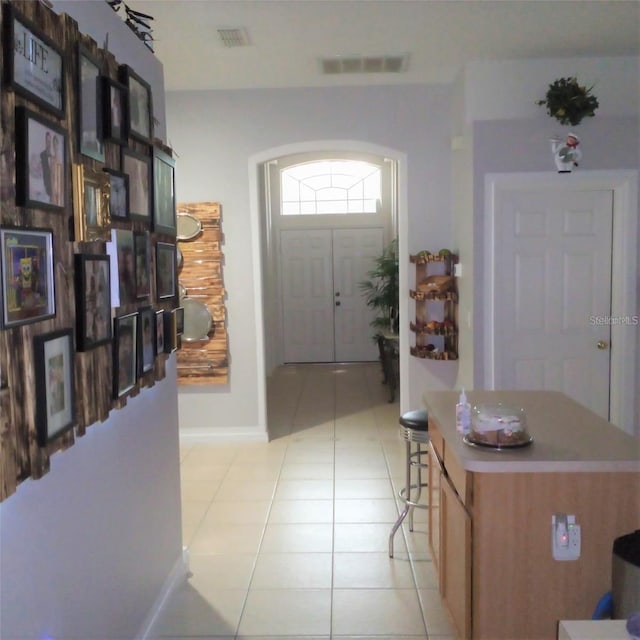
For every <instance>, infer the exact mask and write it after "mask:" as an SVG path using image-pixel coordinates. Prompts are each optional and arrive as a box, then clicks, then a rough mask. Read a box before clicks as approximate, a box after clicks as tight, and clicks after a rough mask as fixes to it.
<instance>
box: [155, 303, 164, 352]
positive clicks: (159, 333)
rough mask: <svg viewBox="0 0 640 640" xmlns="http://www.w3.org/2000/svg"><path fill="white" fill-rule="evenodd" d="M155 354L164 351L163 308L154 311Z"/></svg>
mask: <svg viewBox="0 0 640 640" xmlns="http://www.w3.org/2000/svg"><path fill="white" fill-rule="evenodd" d="M155 335H156V355H159V354H161V353H164V309H158V310H157V311H156V334H155Z"/></svg>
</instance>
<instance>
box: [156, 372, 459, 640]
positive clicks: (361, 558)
mask: <svg viewBox="0 0 640 640" xmlns="http://www.w3.org/2000/svg"><path fill="white" fill-rule="evenodd" d="M268 404H269V428H270V436H271V442H269V443H268V444H267V443H228V444H216V445H212V444H192V445H188V446H184V447H181V456H182V461H181V475H182V499H183V503H182V509H183V514H182V517H183V539H184V544H185V546H187V547H188V549H189V554H190V568H191V572H192V575H191V577H190V578H189V579H188V580H187V581H186V582H185V584H184V585H182V586H181V587H180V588H178V589H177V590H176V591H175V592H174V594H173V595H172V597H171V599H170V600H169V602H168V603H167V604H166V605H165V607H164V608H163V611H162V612H161V614H160V617H159V620H158V622H157V624H156V625H155V627H154V630H153V634H152V635H153V637H154V638H157V639H158V640H168V639H171V640H175V639H186V638H198V639H207V638H217V639H221V638H225V639H227V640H231V639H237V640H261V639H266V638H269V639H270V640H274V638H282V639H283V640H284V639H286V640H301V639H304V640H329V639H331V638H335V639H341V640H349V639H355V638H358V639H359V640H372V639H374V638H375V639H377V640H380V639H381V638H389V639H393V640H418V639H423V638H425V637H429V638H431V639H432V640H436V639H437V640H445V639H446V640H450V639H451V638H453V630H452V627H451V625H450V622H449V618H448V616H447V614H446V613H445V612H444V610H443V609H442V606H441V603H440V597H439V595H438V591H437V587H436V578H435V573H434V570H433V565H432V562H431V556H430V554H429V551H428V543H427V524H426V512H425V511H416V514H415V530H414V532H413V533H411V532H409V531H408V529H407V526H406V523H405V525H403V528H402V529H401V530H400V531H398V533H397V534H396V538H395V554H394V556H395V557H394V558H393V559H390V558H389V556H388V551H387V550H388V536H389V532H390V530H391V526H392V524H393V522H394V521H395V519H396V518H397V516H398V512H399V508H400V507H399V503H398V502H397V500H396V496H397V491H398V490H399V488H400V487H401V486H402V484H403V481H404V442H403V441H401V440H400V439H399V437H398V416H399V406H398V404H397V402H396V403H389V402H388V393H387V389H386V387H384V386H383V385H382V384H381V373H380V367H379V365H378V364H376V363H371V364H353V365H308V366H300V365H296V366H292V365H290V366H285V367H281V368H279V369H278V370H277V371H276V373H275V374H274V375H273V376H272V377H271V378H270V379H269V381H268Z"/></svg>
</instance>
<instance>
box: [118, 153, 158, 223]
mask: <svg viewBox="0 0 640 640" xmlns="http://www.w3.org/2000/svg"><path fill="white" fill-rule="evenodd" d="M121 168H122V172H123V173H125V174H126V175H127V176H128V177H129V216H130V217H131V218H132V219H134V220H141V221H143V222H146V223H147V224H149V223H150V222H151V194H150V185H151V159H150V158H149V156H147V155H143V154H141V153H137V152H135V151H131V150H130V149H127V148H123V149H122V162H121Z"/></svg>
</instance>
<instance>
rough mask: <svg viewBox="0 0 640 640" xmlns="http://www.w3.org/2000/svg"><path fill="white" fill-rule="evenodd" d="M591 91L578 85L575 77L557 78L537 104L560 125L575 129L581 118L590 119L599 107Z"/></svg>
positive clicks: (590, 88)
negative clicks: (543, 107)
mask: <svg viewBox="0 0 640 640" xmlns="http://www.w3.org/2000/svg"><path fill="white" fill-rule="evenodd" d="M592 89H593V87H589V88H587V87H585V86H584V85H581V84H579V83H578V79H577V78H576V77H575V76H570V77H568V78H559V79H558V80H556V81H555V82H552V83H551V84H550V85H549V89H548V90H547V94H546V96H545V97H544V99H543V100H538V102H537V104H538V105H540V106H545V107H546V108H547V113H548V114H549V115H550V116H551V117H552V118H555V119H556V120H557V121H558V122H559V123H560V124H562V125H568V124H570V125H571V126H572V127H575V126H576V125H578V124H580V122H582V119H583V118H592V117H593V116H594V115H595V112H596V109H597V108H598V107H599V106H600V104H599V102H598V98H596V97H595V96H594V95H593V94H592V93H591V91H592Z"/></svg>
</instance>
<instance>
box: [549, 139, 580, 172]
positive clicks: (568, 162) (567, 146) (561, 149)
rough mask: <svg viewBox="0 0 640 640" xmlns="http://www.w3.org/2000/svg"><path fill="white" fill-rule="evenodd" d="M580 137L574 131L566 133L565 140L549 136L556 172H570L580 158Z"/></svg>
mask: <svg viewBox="0 0 640 640" xmlns="http://www.w3.org/2000/svg"><path fill="white" fill-rule="evenodd" d="M579 144H580V138H578V136H577V135H576V134H575V133H569V134H567V137H566V139H565V140H562V139H560V138H551V151H552V152H553V158H554V160H555V163H556V168H557V169H558V173H571V172H572V171H573V168H574V167H577V166H578V163H579V162H580V160H581V159H582V151H581V149H579V147H578V145H579Z"/></svg>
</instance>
